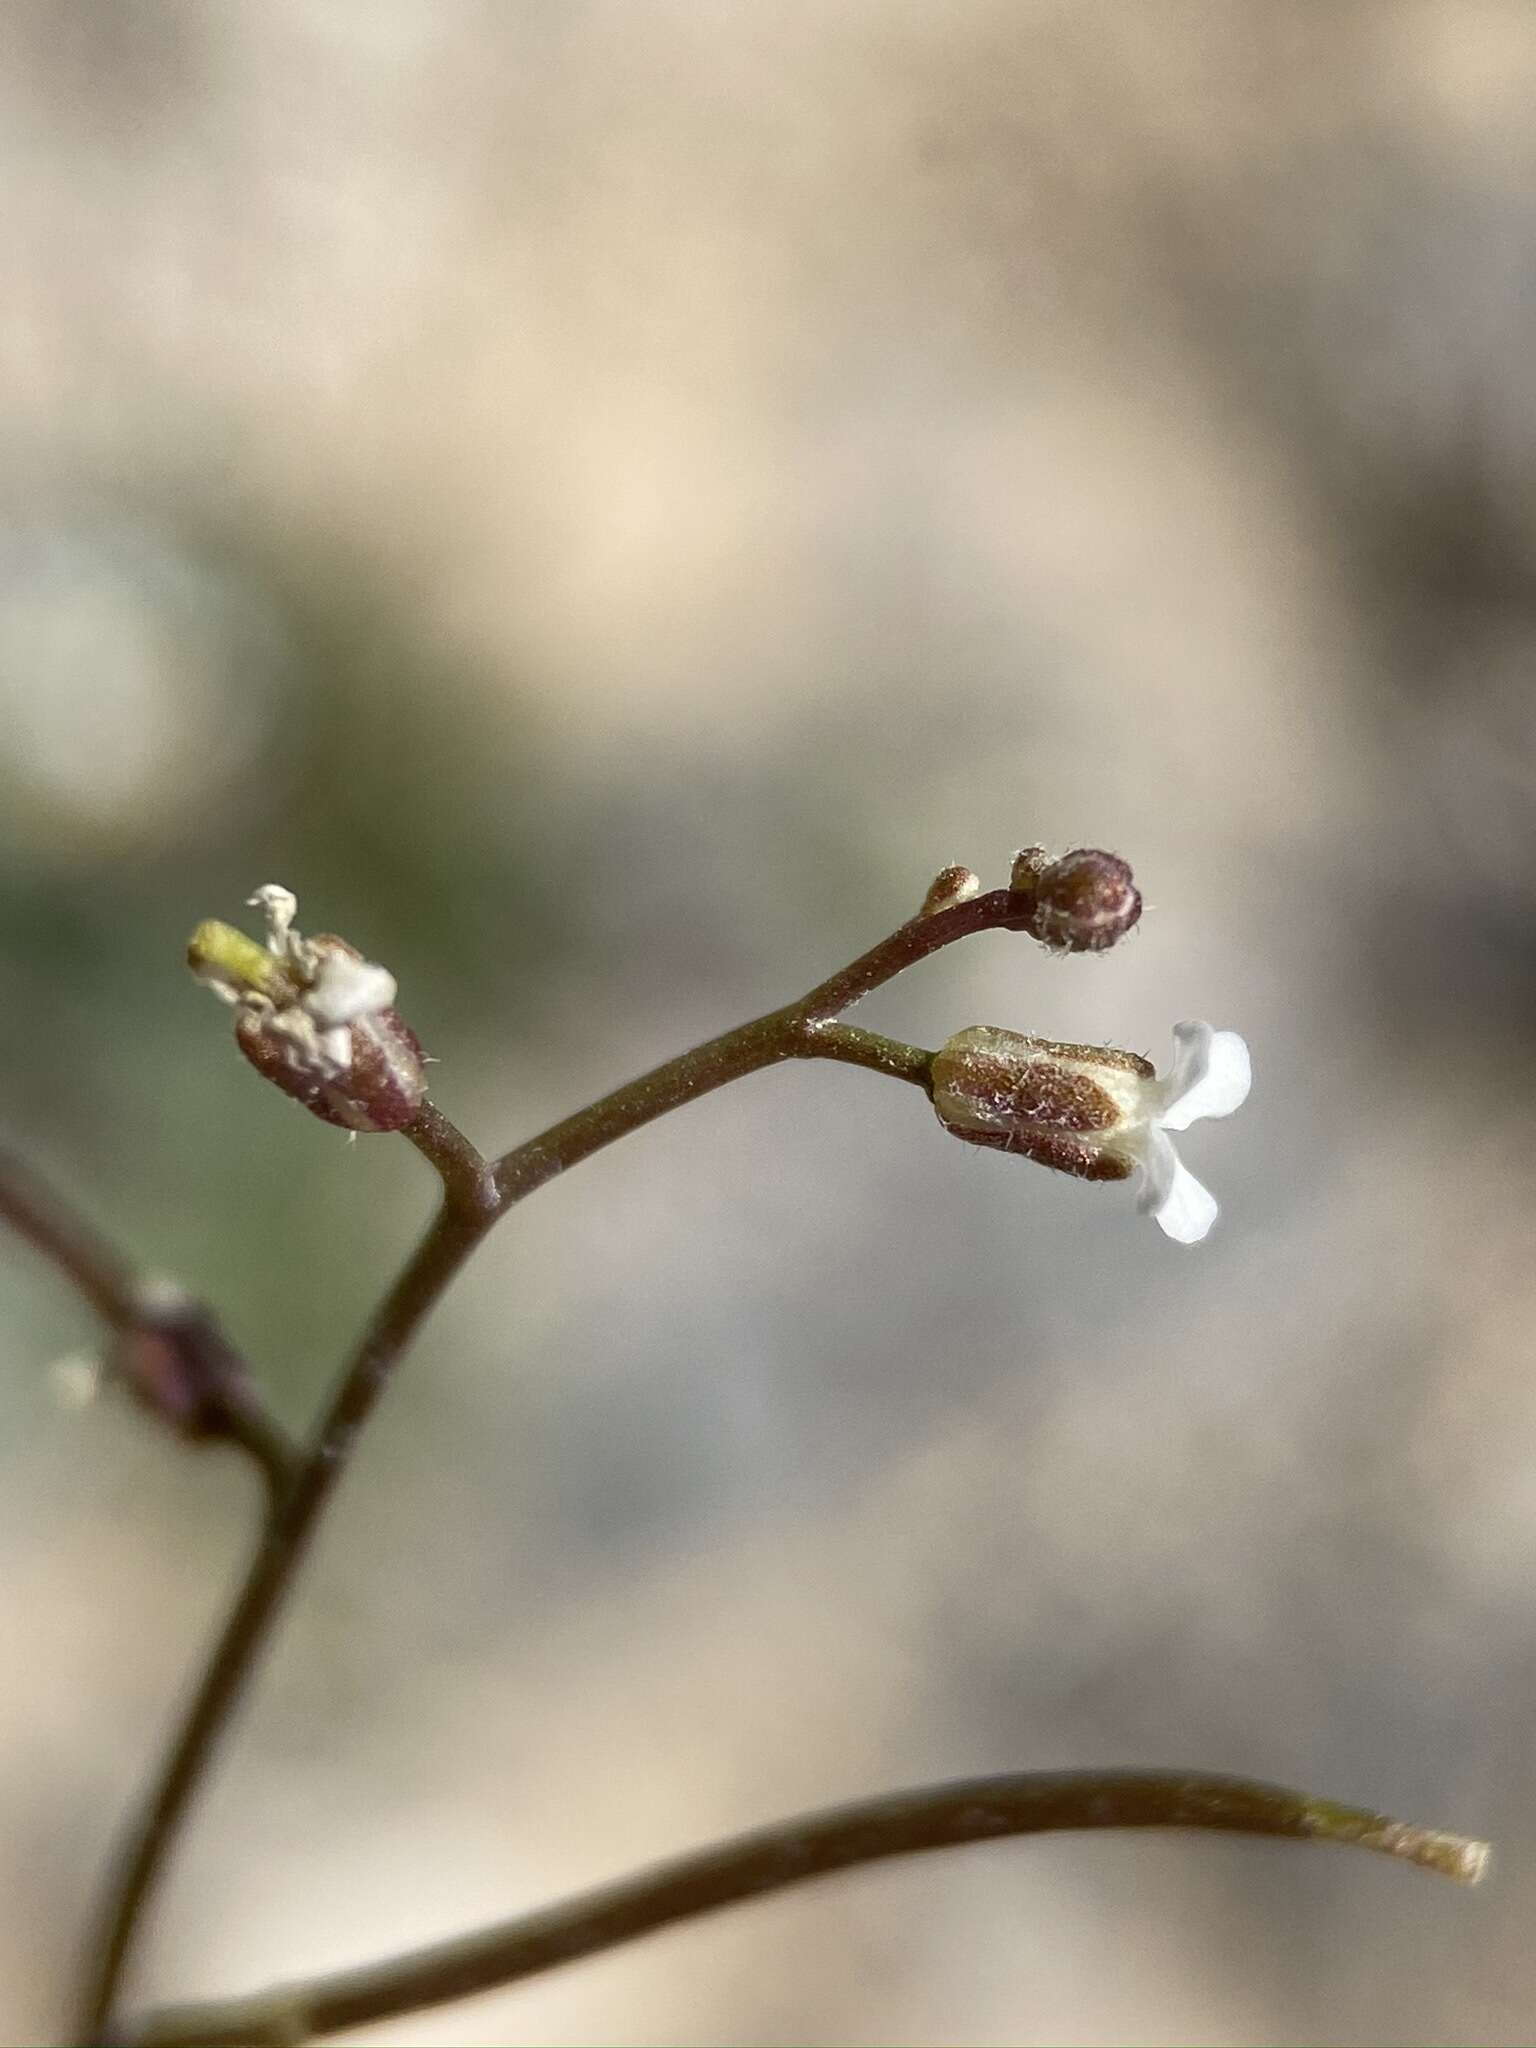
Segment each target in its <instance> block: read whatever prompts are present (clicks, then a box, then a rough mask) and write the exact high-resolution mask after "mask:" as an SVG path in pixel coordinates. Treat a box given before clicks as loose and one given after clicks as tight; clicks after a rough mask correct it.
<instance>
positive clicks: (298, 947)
mask: <svg viewBox="0 0 1536 2048" xmlns="http://www.w3.org/2000/svg"><path fill="white" fill-rule="evenodd" d="M251 901H252V903H253V904H257V905H259V906H260V907H261V909H262V910H263V911H264V912H265V914H266V918H267V926H268V934H267V944H266V948H265V950H263V948H262V947H260V946H258V945H257V944H256V942H255V941H254V940H253V939H249V938H247V937H246V935H245V933H244V932H238V931H235V930H233V929H232V928H231V927H230V926H229V925H226V924H220V923H218V922H217V921H216V920H209V921H208V922H206V923H204V924H200V925H199V926H198V928H197V930H196V931H195V932H194V933H193V934H192V940H191V943H190V945H189V946H188V948H187V960H188V964H189V966H190V967H191V969H192V972H193V973H194V974H195V975H196V976H197V978H198V980H200V981H202V982H204V983H205V984H206V985H207V986H209V987H210V988H212V989H213V991H214V993H215V994H216V995H218V996H219V997H221V998H222V1000H224V1001H225V1002H228V1003H231V1004H233V1006H234V1008H235V1010H236V1012H237V1014H236V1017H235V1042H236V1044H237V1045H238V1046H239V1047H240V1050H241V1051H242V1052H243V1053H244V1054H245V1057H246V1058H247V1059H248V1060H249V1061H250V1063H251V1065H252V1066H253V1067H255V1068H256V1070H257V1072H258V1073H260V1074H263V1075H265V1077H266V1078H267V1079H268V1080H269V1081H271V1082H273V1083H274V1084H275V1085H276V1086H277V1087H279V1088H281V1089H282V1091H283V1093H284V1094H285V1095H291V1096H292V1097H293V1099H294V1100H295V1101H296V1102H301V1103H303V1105H304V1107H305V1108H306V1109H308V1110H310V1111H311V1112H312V1113H313V1114H314V1115H315V1116H318V1117H320V1118H321V1119H322V1120H323V1121H324V1122H326V1123H329V1124H338V1125H340V1126H341V1127H342V1128H343V1129H344V1130H349V1131H398V1130H400V1129H402V1128H403V1127H404V1126H405V1125H406V1124H408V1123H410V1122H411V1120H412V1118H413V1117H414V1116H415V1115H416V1112H417V1110H418V1109H419V1108H420V1107H421V1104H422V1100H423V1098H424V1097H425V1095H426V1071H425V1066H424V1063H423V1057H422V1050H421V1045H420V1043H419V1041H418V1039H417V1037H416V1034H415V1032H413V1031H412V1030H411V1028H410V1026H409V1025H408V1024H406V1023H405V1022H404V1021H403V1020H402V1019H401V1017H400V1016H399V1014H398V1013H397V1012H396V1010H395V1009H394V1007H393V1004H394V997H395V979H394V976H393V975H392V974H390V973H389V971H388V969H387V968H383V967H379V966H377V965H376V964H375V963H374V962H372V961H369V960H365V959H364V958H363V957H362V955H361V954H360V953H359V952H358V951H357V949H356V947H354V946H349V945H348V944H347V942H346V940H345V939H338V938H334V937H332V936H330V935H326V936H324V937H321V938H317V939H305V938H303V937H301V936H300V934H299V933H298V932H297V931H295V930H294V928H293V917H294V912H295V910H296V908H297V905H296V903H295V900H294V898H293V896H292V895H291V894H290V892H289V891H288V890H286V889H283V888H280V887H279V886H278V885H277V884H275V883H268V884H267V885H266V887H264V888H262V889H259V890H258V891H257V892H256V894H255V895H254V896H253V897H252V898H251Z"/></svg>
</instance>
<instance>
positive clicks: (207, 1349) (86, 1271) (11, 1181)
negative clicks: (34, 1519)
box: [0, 1147, 299, 1501]
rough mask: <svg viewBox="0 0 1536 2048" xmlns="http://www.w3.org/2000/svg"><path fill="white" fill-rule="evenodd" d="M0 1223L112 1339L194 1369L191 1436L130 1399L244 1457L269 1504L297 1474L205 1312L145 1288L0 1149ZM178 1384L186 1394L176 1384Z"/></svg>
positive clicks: (294, 1459) (293, 1452) (245, 1374)
mask: <svg viewBox="0 0 1536 2048" xmlns="http://www.w3.org/2000/svg"><path fill="white" fill-rule="evenodd" d="M0 1218H3V1219H4V1220H5V1221H6V1222H7V1223H9V1224H10V1226H11V1228H12V1229H13V1230H14V1231H15V1232H16V1233H17V1235H18V1236H20V1237H23V1238H25V1239H26V1241H27V1243H28V1244H30V1245H32V1246H33V1247H34V1248H35V1249H36V1250H37V1251H40V1252H41V1253H42V1254H43V1256H44V1257H45V1258H47V1259H50V1260H51V1261H52V1262H53V1265H54V1266H55V1267H56V1269H57V1270H58V1271H59V1272H60V1273H61V1274H63V1276H64V1278H65V1279H66V1280H68V1281H69V1283H70V1284H71V1286H72V1287H73V1288H74V1289H75V1291H76V1293H78V1294H79V1295H80V1296H81V1297H82V1299H83V1300H85V1301H86V1302H87V1303H89V1305H90V1306H91V1307H92V1308H93V1309H94V1310H95V1311H96V1313H97V1315H98V1316H100V1318H101V1320H102V1321H103V1322H104V1323H105V1324H106V1325H107V1327H108V1328H109V1329H110V1330H112V1331H114V1332H115V1333H116V1334H117V1335H118V1336H119V1337H122V1338H131V1337H133V1336H135V1335H138V1336H143V1337H145V1338H149V1339H155V1338H158V1339H161V1340H162V1341H163V1342H164V1343H165V1344H166V1345H167V1346H169V1347H172V1348H174V1347H176V1346H183V1347H187V1354H186V1358H185V1363H186V1365H187V1368H188V1370H189V1371H190V1370H192V1369H193V1367H194V1366H200V1367H201V1368H202V1370H201V1375H200V1379H199V1383H198V1384H199V1391H200V1393H201V1396H202V1401H201V1404H200V1406H199V1409H198V1417H197V1423H196V1426H195V1428H192V1429H190V1430H189V1429H188V1427H187V1420H186V1416H185V1414H184V1413H183V1414H180V1415H178V1414H177V1412H176V1411H175V1410H174V1409H173V1407H172V1406H171V1405H170V1404H164V1405H157V1404H156V1403H155V1401H154V1400H153V1399H152V1398H149V1397H148V1396H146V1393H145V1389H144V1388H143V1387H142V1386H141V1387H139V1388H138V1389H137V1391H138V1393H139V1396H140V1399H141V1400H143V1401H144V1402H145V1405H146V1406H149V1407H151V1408H153V1409H155V1410H156V1413H157V1415H158V1418H159V1419H160V1420H161V1421H163V1422H165V1423H167V1424H168V1425H169V1426H170V1427H171V1428H173V1429H178V1430H180V1431H182V1433H183V1434H190V1435H192V1436H193V1437H194V1438H216V1439H218V1440H219V1441H221V1442H225V1443H231V1444H234V1445H235V1446H236V1447H237V1449H239V1450H242V1451H244V1452H245V1454H246V1456H247V1457H248V1458H249V1459H250V1460H251V1462H252V1463H253V1464H254V1465H255V1467H256V1469H257V1471H258V1472H259V1473H260V1474H261V1477H262V1481H263V1483H264V1485H265V1486H266V1489H267V1494H268V1498H269V1500H271V1501H276V1500H277V1499H278V1497H279V1496H280V1495H281V1494H282V1492H283V1491H284V1490H285V1488H286V1487H287V1485H288V1482H289V1481H290V1479H291V1478H292V1477H293V1475H294V1473H295V1472H296V1471H297V1469H298V1462H299V1457H298V1451H297V1448H296V1447H295V1445H294V1443H293V1440H292V1438H291V1437H290V1436H289V1434H288V1432H287V1431H286V1430H285V1429H284V1428H283V1426H282V1424H281V1423H280V1422H279V1421H278V1420H277V1418H276V1417H275V1416H274V1415H272V1414H271V1413H270V1412H269V1411H268V1409H267V1408H266V1406H265V1405H264V1404H263V1402H262V1399H261V1396H260V1394H259V1393H258V1392H257V1389H256V1386H255V1383H254V1382H253V1380H252V1379H251V1377H250V1374H249V1371H248V1370H247V1368H246V1365H245V1361H244V1359H243V1358H241V1357H240V1356H239V1355H238V1353H236V1351H235V1349H234V1347H233V1346H232V1345H231V1344H230V1342H229V1340H228V1338H227V1337H225V1336H224V1334H223V1332H222V1331H221V1330H220V1329H219V1327H218V1324H217V1322H216V1321H215V1319H214V1316H213V1313H212V1311H211V1310H210V1309H207V1308H205V1307H203V1306H202V1304H201V1303H199V1302H196V1301H194V1300H193V1299H192V1297H191V1296H190V1295H187V1294H183V1293H182V1292H181V1291H180V1290H179V1289H172V1288H168V1287H167V1286H166V1285H165V1284H164V1283H163V1282H156V1283H150V1282H147V1281H146V1280H144V1279H143V1277H142V1276H141V1275H139V1274H138V1273H136V1272H135V1271H134V1269H133V1267H132V1266H131V1265H130V1263H129V1262H128V1260H127V1259H126V1258H124V1257H123V1256H122V1254H121V1253H120V1252H118V1251H117V1250H116V1249H115V1248H114V1247H113V1246H112V1245H110V1244H109V1243H108V1242H107V1240H106V1239H105V1238H104V1237H102V1236H101V1235H100V1233H99V1232H98V1231H97V1230H96V1229H95V1228H94V1227H93V1226H92V1225H91V1224H90V1223H88V1222H87V1221H86V1219H85V1218H84V1217H83V1216H80V1215H78V1214H77V1213H76V1212H75V1211H74V1210H72V1209H70V1208H69V1207H67V1206H66V1204H65V1203H64V1202H62V1201H61V1200H60V1199H59V1197H58V1196H57V1195H56V1194H54V1192H53V1190H52V1189H51V1188H49V1187H48V1186H47V1185H46V1184H45V1183H44V1182H43V1180H42V1179H41V1178H40V1177H39V1175H38V1174H36V1173H35V1172H34V1171H33V1170H32V1168H31V1167H29V1166H27V1165H26V1164H25V1163H24V1162H23V1161H22V1160H20V1159H18V1158H17V1157H16V1155H15V1154H14V1153H12V1152H10V1151H8V1150H6V1149H5V1148H3V1147H0ZM184 1384H187V1383H185V1382H184Z"/></svg>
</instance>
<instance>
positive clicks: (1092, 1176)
mask: <svg viewBox="0 0 1536 2048" xmlns="http://www.w3.org/2000/svg"><path fill="white" fill-rule="evenodd" d="M1173 1038H1174V1057H1173V1066H1172V1068H1171V1070H1170V1071H1169V1072H1168V1073H1167V1074H1166V1075H1162V1076H1160V1075H1158V1074H1156V1073H1155V1072H1154V1071H1153V1069H1152V1067H1151V1066H1150V1065H1149V1064H1148V1062H1147V1061H1146V1060H1144V1059H1140V1058H1138V1057H1137V1055H1136V1054H1135V1053H1128V1052H1119V1051H1117V1050H1115V1049H1114V1048H1113V1047H1111V1046H1092V1045H1062V1044H1059V1043H1057V1042H1056V1041H1055V1040H1053V1039H1044V1038H1026V1037H1024V1036H1022V1035H1021V1034H1020V1033H1018V1032H1015V1031H1001V1030H998V1029H996V1028H995V1027H993V1026H991V1025H977V1026H976V1027H974V1028H973V1029H972V1030H970V1031H962V1032H960V1033H959V1034H958V1036H957V1037H955V1038H952V1039H951V1040H950V1041H949V1043H948V1044H947V1045H946V1046H944V1047H943V1048H942V1049H941V1050H940V1051H939V1052H938V1053H936V1054H935V1055H934V1062H933V1105H934V1108H935V1109H936V1110H937V1111H938V1113H939V1117H940V1119H941V1121H942V1122H943V1123H944V1125H945V1127H946V1129H948V1130H950V1131H952V1132H953V1133H954V1134H955V1135H956V1137H960V1138H964V1139H966V1140H967V1141H968V1142H969V1143H971V1144H973V1145H990V1146H994V1147H996V1148H997V1149H999V1150H1001V1151H1005V1152H1018V1153H1022V1154H1023V1155H1024V1157H1026V1158H1029V1159H1033V1160H1035V1161H1037V1162H1038V1163H1039V1164H1040V1165H1042V1166H1051V1167H1055V1168H1056V1169H1057V1171H1058V1172H1062V1173H1070V1174H1075V1175H1076V1176H1077V1177H1078V1178H1080V1179H1083V1180H1127V1179H1129V1178H1130V1176H1131V1175H1132V1174H1139V1175H1140V1178H1141V1183H1142V1185H1141V1196H1140V1203H1139V1206H1140V1207H1141V1209H1142V1211H1143V1212H1144V1213H1150V1214H1151V1215H1152V1216H1154V1217H1155V1218H1156V1219H1157V1222H1158V1225H1159V1227H1160V1228H1161V1229H1162V1230H1163V1231H1165V1232H1166V1234H1167V1235H1168V1236H1169V1237H1171V1238H1173V1239H1175V1240H1176V1241H1177V1242H1178V1243H1179V1244H1198V1243H1199V1242H1200V1240H1201V1239H1202V1238H1203V1237H1204V1236H1205V1235H1206V1233H1207V1232H1208V1231H1209V1230H1210V1227H1211V1225H1212V1224H1213V1223H1214V1222H1215V1220H1216V1199H1215V1197H1214V1196H1213V1195H1212V1194H1211V1193H1210V1191H1209V1189H1207V1188H1205V1187H1203V1186H1202V1185H1201V1183H1200V1182H1199V1181H1198V1180H1196V1178H1195V1176H1194V1175H1193V1174H1192V1173H1191V1172H1190V1171H1189V1169H1188V1167H1186V1166H1185V1165H1184V1163H1183V1162H1182V1160H1181V1159H1180V1158H1179V1155H1178V1153H1177V1151H1176V1150H1175V1149H1174V1145H1173V1141H1172V1139H1171V1138H1170V1137H1169V1135H1168V1133H1169V1132H1170V1131H1184V1130H1187V1129H1188V1128H1189V1126H1190V1125H1191V1124H1192V1123H1194V1122H1196V1121H1197V1119H1199V1118H1200V1117H1206V1116H1230V1114H1231V1113H1232V1111H1233V1110H1234V1109H1236V1108H1238V1106H1239V1105H1240V1104H1241V1103H1242V1102H1243V1101H1244V1100H1245V1098H1246V1097H1247V1094H1248V1088H1249V1083H1250V1080H1251V1078H1252V1074H1251V1068H1250V1065H1249V1059H1248V1048H1247V1046H1246V1045H1245V1044H1244V1042H1243V1040H1242V1039H1241V1038H1240V1037H1239V1036H1238V1034H1237V1033H1236V1032H1235V1031H1213V1030H1212V1029H1211V1027H1210V1025H1209V1024H1179V1025H1177V1026H1175V1028H1174V1034H1173Z"/></svg>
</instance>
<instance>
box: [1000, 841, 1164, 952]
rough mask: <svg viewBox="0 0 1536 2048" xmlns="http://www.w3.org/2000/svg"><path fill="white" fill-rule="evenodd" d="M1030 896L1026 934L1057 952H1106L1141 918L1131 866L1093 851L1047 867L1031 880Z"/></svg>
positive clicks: (1084, 849) (1083, 849) (1080, 850)
mask: <svg viewBox="0 0 1536 2048" xmlns="http://www.w3.org/2000/svg"><path fill="white" fill-rule="evenodd" d="M1034 850H1035V849H1033V848H1031V849H1030V851H1031V852H1034ZM1021 859H1022V856H1021ZM1015 872H1017V870H1015ZM1016 886H1017V885H1016ZM1033 894H1034V907H1033V915H1032V917H1031V922H1030V930H1031V931H1032V932H1033V934H1034V936H1035V937H1036V938H1037V939H1038V940H1039V941H1040V943H1041V944H1042V945H1044V946H1050V947H1052V948H1053V949H1054V950H1055V951H1057V952H1062V953H1103V952H1106V951H1107V950H1108V948H1109V947H1111V946H1113V945H1114V944H1115V943H1116V942H1117V941H1118V940H1120V939H1123V938H1124V937H1125V935H1126V933H1127V932H1128V931H1130V930H1132V929H1133V928H1134V926H1135V925H1136V923H1137V920H1138V919H1139V918H1140V916H1141V891H1140V890H1139V889H1138V888H1137V887H1136V883H1135V881H1134V879H1133V878H1132V875H1131V869H1130V863H1129V862H1128V861H1123V860H1122V859H1121V858H1120V856H1119V855H1118V854H1117V853H1105V852H1104V851H1103V850H1102V848H1100V847H1096V846H1077V847H1074V848H1073V849H1072V851H1071V852H1070V853H1064V854H1063V855H1062V856H1061V858H1060V860H1054V861H1052V862H1051V863H1050V865H1049V866H1048V867H1046V868H1045V869H1043V870H1042V871H1041V872H1040V873H1039V874H1038V875H1037V877H1036V878H1035V880H1034V883H1033Z"/></svg>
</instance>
